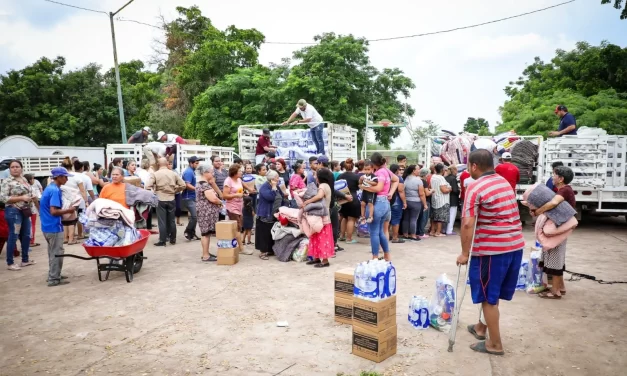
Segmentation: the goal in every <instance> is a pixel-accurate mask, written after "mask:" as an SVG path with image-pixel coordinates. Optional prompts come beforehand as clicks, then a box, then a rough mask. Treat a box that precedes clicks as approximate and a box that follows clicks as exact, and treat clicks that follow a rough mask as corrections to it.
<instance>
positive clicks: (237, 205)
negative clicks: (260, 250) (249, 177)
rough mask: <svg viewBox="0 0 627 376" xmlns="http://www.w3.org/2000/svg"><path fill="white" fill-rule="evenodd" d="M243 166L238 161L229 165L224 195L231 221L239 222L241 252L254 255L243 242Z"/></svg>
mask: <svg viewBox="0 0 627 376" xmlns="http://www.w3.org/2000/svg"><path fill="white" fill-rule="evenodd" d="M241 177H242V170H241V166H240V165H239V164H237V163H234V164H232V165H231V166H230V167H229V177H228V178H226V180H224V188H223V189H222V197H224V199H225V200H226V214H227V215H228V217H229V219H230V220H231V221H236V222H237V241H238V243H239V245H240V253H243V254H245V255H252V254H253V251H252V249H251V250H247V249H245V248H244V244H243V243H242V237H241V232H242V225H243V223H242V205H243V204H244V200H243V197H244V184H243V183H242V179H241Z"/></svg>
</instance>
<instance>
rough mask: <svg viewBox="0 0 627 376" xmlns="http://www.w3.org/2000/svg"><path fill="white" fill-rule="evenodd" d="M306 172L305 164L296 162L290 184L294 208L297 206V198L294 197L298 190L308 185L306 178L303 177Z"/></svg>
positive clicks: (291, 203)
mask: <svg viewBox="0 0 627 376" xmlns="http://www.w3.org/2000/svg"><path fill="white" fill-rule="evenodd" d="M304 173H305V166H304V165H302V164H300V163H296V164H295V165H294V173H293V174H292V177H290V181H289V184H288V186H289V188H290V195H291V196H292V201H291V202H290V205H291V206H292V207H293V208H295V207H296V200H294V197H295V196H296V192H297V191H299V190H301V189H305V188H306V187H307V186H306V185H305V180H304V179H303V174H304Z"/></svg>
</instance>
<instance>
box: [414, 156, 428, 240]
mask: <svg viewBox="0 0 627 376" xmlns="http://www.w3.org/2000/svg"><path fill="white" fill-rule="evenodd" d="M429 172H430V171H429V169H428V168H427V167H423V168H421V169H420V173H419V175H420V180H421V181H422V187H423V190H424V192H425V199H426V200H425V202H424V203H423V207H422V211H421V212H420V216H418V228H417V229H416V235H418V237H419V238H420V239H426V238H428V237H429V235H427V234H425V228H426V227H427V221H429V209H430V205H431V193H432V191H431V188H429V183H427V176H428V175H429Z"/></svg>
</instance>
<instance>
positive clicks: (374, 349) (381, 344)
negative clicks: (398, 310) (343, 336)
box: [353, 325, 398, 363]
mask: <svg viewBox="0 0 627 376" xmlns="http://www.w3.org/2000/svg"><path fill="white" fill-rule="evenodd" d="M397 328H398V327H397V326H396V325H394V326H392V327H390V328H387V329H386V330H384V331H382V332H373V331H370V330H367V329H363V328H360V327H358V326H354V325H353V355H357V356H360V357H362V358H365V359H368V360H372V361H373V362H377V363H380V362H382V361H384V360H385V359H387V358H389V357H391V356H392V355H394V354H396V345H397Z"/></svg>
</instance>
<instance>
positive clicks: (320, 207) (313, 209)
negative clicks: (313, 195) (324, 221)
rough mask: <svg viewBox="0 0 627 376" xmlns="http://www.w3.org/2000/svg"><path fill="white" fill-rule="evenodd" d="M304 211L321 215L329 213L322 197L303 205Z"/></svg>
mask: <svg viewBox="0 0 627 376" xmlns="http://www.w3.org/2000/svg"><path fill="white" fill-rule="evenodd" d="M305 212H306V213H307V214H309V215H317V216H320V217H323V216H325V215H329V207H328V206H327V203H326V200H325V199H322V200H320V201H318V202H312V203H311V204H309V205H307V206H305Z"/></svg>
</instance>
